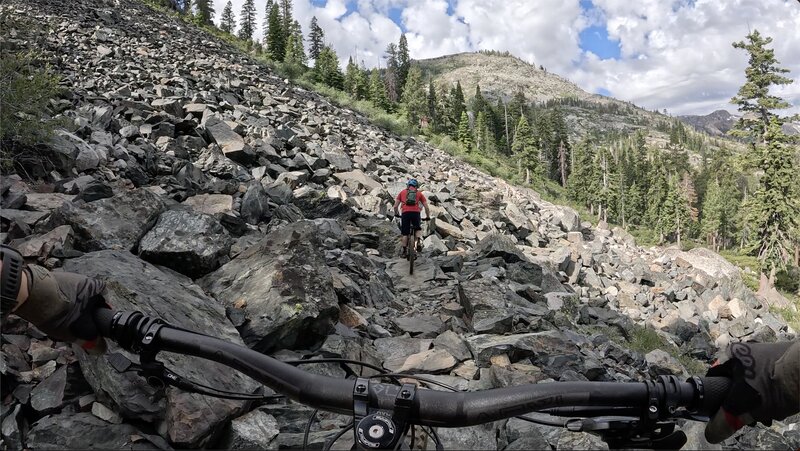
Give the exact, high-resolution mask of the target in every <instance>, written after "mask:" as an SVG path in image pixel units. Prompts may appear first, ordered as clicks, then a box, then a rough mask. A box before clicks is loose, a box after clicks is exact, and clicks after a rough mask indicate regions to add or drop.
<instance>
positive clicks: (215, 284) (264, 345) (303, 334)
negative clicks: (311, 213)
mask: <svg viewBox="0 0 800 451" xmlns="http://www.w3.org/2000/svg"><path fill="white" fill-rule="evenodd" d="M321 249H322V243H321V242H320V231H319V228H318V227H317V225H316V224H314V222H312V221H299V222H296V223H293V224H290V225H287V226H285V227H282V228H279V229H277V230H274V231H273V232H271V233H269V234H268V235H267V236H266V237H265V238H264V239H263V240H261V241H260V242H258V243H256V244H254V245H253V246H251V247H250V248H249V249H247V250H246V251H244V252H242V253H241V254H239V255H238V256H237V257H236V258H234V259H233V260H231V261H230V262H229V263H227V264H226V265H224V266H223V267H222V268H220V269H218V270H217V271H215V272H213V273H211V274H209V275H208V276H206V277H205V278H203V279H202V280H201V281H200V283H201V285H202V286H203V287H204V288H206V290H208V292H209V293H211V294H212V295H213V296H215V297H216V298H217V299H218V300H219V301H220V302H222V303H223V304H224V305H226V306H230V305H233V304H234V303H244V304H245V305H244V307H243V308H244V310H245V313H246V316H247V317H248V318H249V321H248V322H246V323H245V324H244V325H242V326H241V328H240V331H241V333H242V337H243V339H244V341H245V343H247V345H248V346H250V347H251V348H253V349H256V350H258V351H261V352H271V351H274V350H276V349H282V348H297V347H308V346H311V345H313V344H315V343H316V342H318V341H321V340H322V339H324V337H325V336H326V335H327V334H328V333H330V332H331V330H332V329H333V325H334V323H335V322H336V319H337V318H338V316H339V308H338V302H337V297H336V292H335V290H334V287H333V278H332V277H331V272H330V270H329V269H328V267H327V266H326V264H325V258H324V257H323V255H322V251H321Z"/></svg>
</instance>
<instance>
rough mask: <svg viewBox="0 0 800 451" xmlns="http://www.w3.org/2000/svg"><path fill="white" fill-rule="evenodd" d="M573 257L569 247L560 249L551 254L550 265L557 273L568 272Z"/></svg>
mask: <svg viewBox="0 0 800 451" xmlns="http://www.w3.org/2000/svg"><path fill="white" fill-rule="evenodd" d="M571 257H572V250H570V248H568V247H560V248H558V249H556V250H555V251H553V253H552V254H550V257H549V258H550V264H552V265H553V267H554V268H555V269H556V270H557V271H566V270H567V267H568V266H569V263H570V261H571Z"/></svg>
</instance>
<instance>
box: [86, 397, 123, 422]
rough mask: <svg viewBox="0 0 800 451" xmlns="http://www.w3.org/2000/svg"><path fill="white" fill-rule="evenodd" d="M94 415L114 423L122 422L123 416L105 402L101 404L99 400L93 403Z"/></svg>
mask: <svg viewBox="0 0 800 451" xmlns="http://www.w3.org/2000/svg"><path fill="white" fill-rule="evenodd" d="M92 415H94V416H96V417H97V418H100V419H101V420H103V421H107V422H109V423H112V424H120V423H122V417H121V416H119V414H118V413H116V412H114V411H113V410H111V409H109V408H108V407H106V406H104V405H103V404H100V403H99V402H95V403H92Z"/></svg>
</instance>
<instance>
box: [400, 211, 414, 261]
mask: <svg viewBox="0 0 800 451" xmlns="http://www.w3.org/2000/svg"><path fill="white" fill-rule="evenodd" d="M411 226H412V224H411V218H410V217H409V214H408V213H403V214H402V215H401V216H400V234H401V237H402V238H401V239H400V242H401V243H402V245H403V255H405V253H406V249H407V248H408V235H409V233H411Z"/></svg>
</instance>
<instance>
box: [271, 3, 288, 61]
mask: <svg viewBox="0 0 800 451" xmlns="http://www.w3.org/2000/svg"><path fill="white" fill-rule="evenodd" d="M267 22H268V23H269V29H268V30H267V53H268V54H269V57H270V58H271V59H273V60H275V61H283V58H284V57H285V56H286V41H285V40H284V32H283V20H282V19H281V9H280V6H279V5H278V4H277V3H273V4H272V9H270V10H269V18H267Z"/></svg>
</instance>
